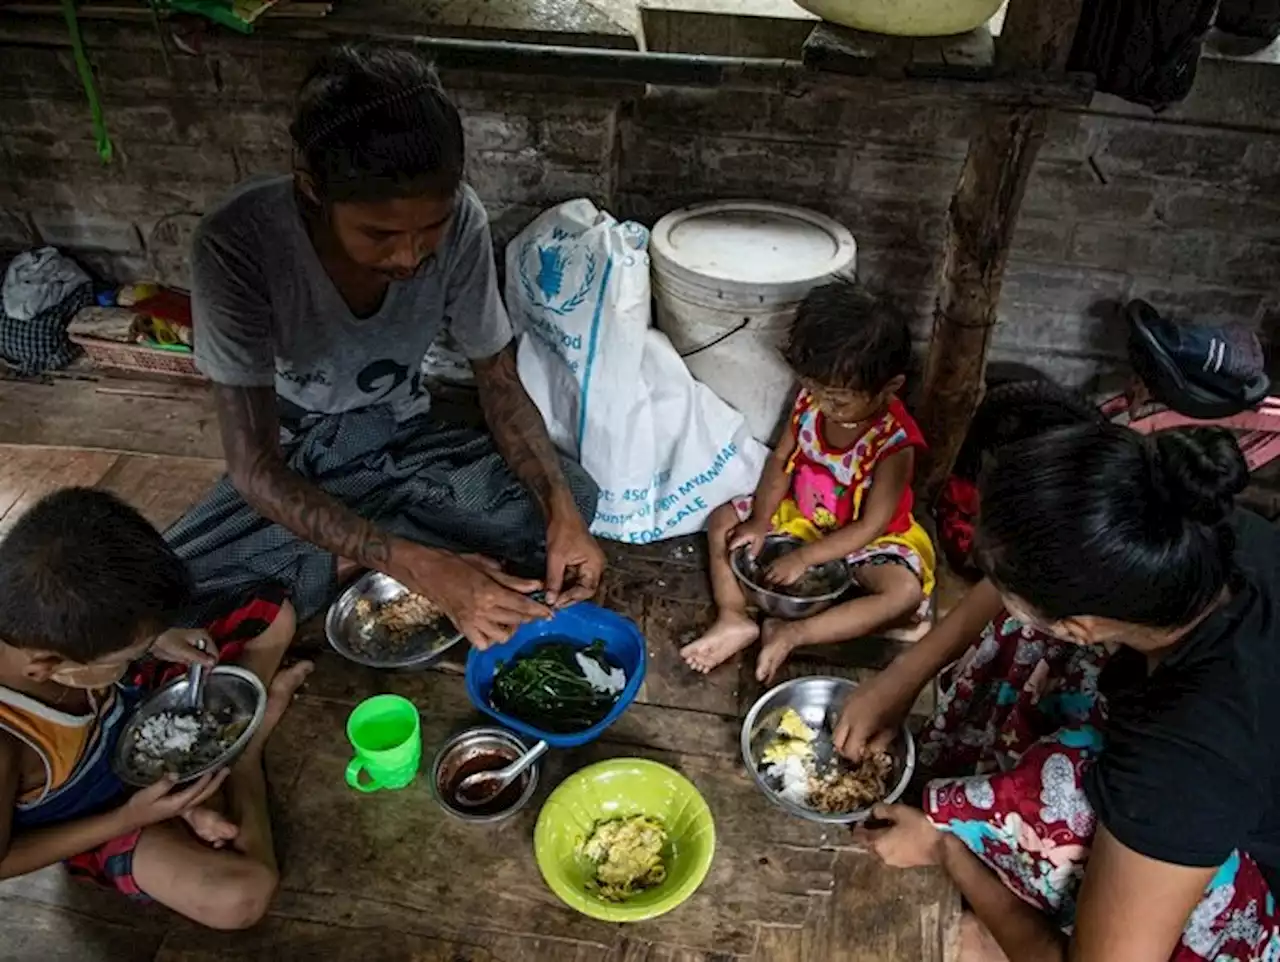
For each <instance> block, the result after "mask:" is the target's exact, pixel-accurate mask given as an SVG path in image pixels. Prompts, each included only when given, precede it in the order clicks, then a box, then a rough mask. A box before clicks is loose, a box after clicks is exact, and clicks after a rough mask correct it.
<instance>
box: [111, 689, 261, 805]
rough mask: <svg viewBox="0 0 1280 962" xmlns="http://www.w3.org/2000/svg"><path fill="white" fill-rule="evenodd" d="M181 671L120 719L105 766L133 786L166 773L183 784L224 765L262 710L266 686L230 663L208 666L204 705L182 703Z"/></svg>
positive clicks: (250, 732)
mask: <svg viewBox="0 0 1280 962" xmlns="http://www.w3.org/2000/svg"><path fill="white" fill-rule="evenodd" d="M189 683H190V682H189V679H188V677H187V676H186V675H182V676H180V677H178V678H175V679H174V680H173V681H170V682H169V683H167V684H165V685H163V686H162V687H161V688H159V689H158V690H156V691H155V692H154V693H152V694H151V695H150V696H149V697H148V698H147V699H146V700H145V701H144V702H143V703H142V704H141V705H139V706H138V708H137V709H136V710H135V711H134V713H133V715H132V716H131V717H130V718H129V720H128V722H126V723H125V727H124V730H123V731H122V732H121V733H120V737H119V739H118V740H117V742H116V746H115V751H114V753H113V755H112V758H111V766H112V768H113V769H114V771H115V773H116V775H118V776H119V777H120V779H121V781H123V782H125V783H126V784H129V785H133V786H134V787H136V788H145V787H147V786H148V785H154V784H155V783H156V782H158V781H159V780H160V779H161V778H163V777H164V776H166V775H173V776H175V777H176V778H177V784H179V785H183V784H186V783H188V782H193V781H195V780H196V779H198V778H200V777H202V776H204V775H207V774H209V773H210V772H216V771H218V770H220V769H223V768H226V767H227V766H228V765H230V764H231V763H232V762H234V761H235V760H236V759H237V758H238V757H239V756H240V754H241V753H242V752H243V751H244V750H245V748H247V747H248V745H249V740H250V739H251V738H253V734H254V732H256V731H257V730H258V726H260V725H261V724H262V719H263V716H264V715H265V714H266V710H267V689H266V686H265V685H263V684H262V681H261V680H260V679H259V678H258V676H257V675H255V674H254V673H253V672H251V671H247V670H246V669H244V668H240V667H237V666H235V665H218V666H217V667H215V668H212V669H210V671H209V675H208V678H207V680H206V682H205V690H204V706H203V707H202V708H200V709H193V708H189V707H188V702H187V698H188V695H187V691H188V685H189Z"/></svg>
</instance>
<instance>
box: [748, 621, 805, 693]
mask: <svg viewBox="0 0 1280 962" xmlns="http://www.w3.org/2000/svg"><path fill="white" fill-rule="evenodd" d="M795 638H796V628H795V625H794V623H792V622H789V621H782V620H781V619H779V618H766V619H765V622H764V626H763V627H762V628H761V632H760V657H759V658H758V659H757V660H756V681H758V682H760V683H761V684H765V685H767V684H768V683H769V682H771V681H773V678H774V676H775V675H777V674H778V669H780V668H781V667H782V666H783V664H784V663H785V662H786V660H787V659H788V658H789V657H791V652H793V651H794V650H795V648H796V641H795Z"/></svg>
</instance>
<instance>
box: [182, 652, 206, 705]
mask: <svg viewBox="0 0 1280 962" xmlns="http://www.w3.org/2000/svg"><path fill="white" fill-rule="evenodd" d="M196 647H197V648H199V649H200V650H201V651H204V650H205V643H204V640H203V639H201V640H200V641H198V642H196ZM208 680H209V669H208V668H206V667H205V666H204V665H202V664H200V662H198V661H193V662H192V663H191V667H190V668H189V669H187V708H188V709H190V710H191V711H203V710H204V686H205V682H207V681H208Z"/></svg>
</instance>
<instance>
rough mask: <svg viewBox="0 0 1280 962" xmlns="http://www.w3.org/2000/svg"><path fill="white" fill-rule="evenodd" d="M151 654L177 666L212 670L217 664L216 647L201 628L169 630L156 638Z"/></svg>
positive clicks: (207, 633)
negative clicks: (198, 666) (201, 667)
mask: <svg viewBox="0 0 1280 962" xmlns="http://www.w3.org/2000/svg"><path fill="white" fill-rule="evenodd" d="M151 654H153V655H155V656H156V657H157V658H160V659H162V660H163V661H172V662H174V663H176V664H179V665H204V666H205V667H206V668H212V667H213V666H214V665H216V664H217V663H218V646H217V645H215V644H214V643H213V638H212V637H211V636H210V634H209V632H207V631H205V630H204V629H203V628H170V629H169V630H168V631H166V632H164V633H162V634H161V635H160V636H159V637H158V638H156V640H155V644H153V645H152V646H151Z"/></svg>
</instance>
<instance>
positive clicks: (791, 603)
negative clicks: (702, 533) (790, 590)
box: [729, 534, 853, 621]
mask: <svg viewBox="0 0 1280 962" xmlns="http://www.w3.org/2000/svg"><path fill="white" fill-rule="evenodd" d="M803 545H804V542H803V541H801V540H800V539H799V538H793V537H792V536H791V535H789V534H771V535H769V536H768V537H766V538H765V539H764V547H763V548H761V549H760V554H759V555H758V556H757V557H755V558H752V557H751V555H750V554H749V552H748V550H747V548H746V546H745V545H744V546H743V547H741V548H739V549H738V550H737V551H735V552H733V555H732V556H731V557H730V558H729V567H730V568H732V569H733V573H734V575H736V576H737V579H738V583H739V584H740V585H742V588H743V590H744V591H745V592H746V593H747V597H748V598H749V599H750V600H751V601H752V602H753V603H754V604H755V605H756V607H758V608H759V609H760V610H761V611H763V612H764V613H765V614H766V615H770V616H771V617H774V618H785V619H787V620H788V621H794V620H796V619H798V618H808V617H809V616H810V615H816V614H817V613H818V612H819V611H825V610H826V609H828V608H830V607H831V606H832V605H833V604H835V603H836V601H837V600H839V598H840V596H841V595H843V594H844V593H845V592H846V591H848V590H849V589H850V588H851V587H852V586H853V576H852V575H850V574H849V566H848V565H846V564H845V563H844V562H843V561H828V562H827V563H826V564H821V565H817V566H816V569H817V571H818V573H819V575H820V577H823V578H825V579H826V580H828V581H829V582H830V583H831V584H832V585H833V586H837V587H833V588H832V590H831V591H829V592H827V593H826V594H821V595H812V596H810V597H807V598H801V597H799V596H796V595H789V594H785V593H783V592H781V591H779V590H777V589H776V588H771V587H769V585H767V584H765V582H764V572H765V569H766V568H768V567H769V565H771V564H772V563H773V562H774V561H776V560H777V559H778V558H781V557H782V556H783V555H785V554H788V553H790V552H792V551H795V550H796V549H797V548H800V547H802V546H803Z"/></svg>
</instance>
